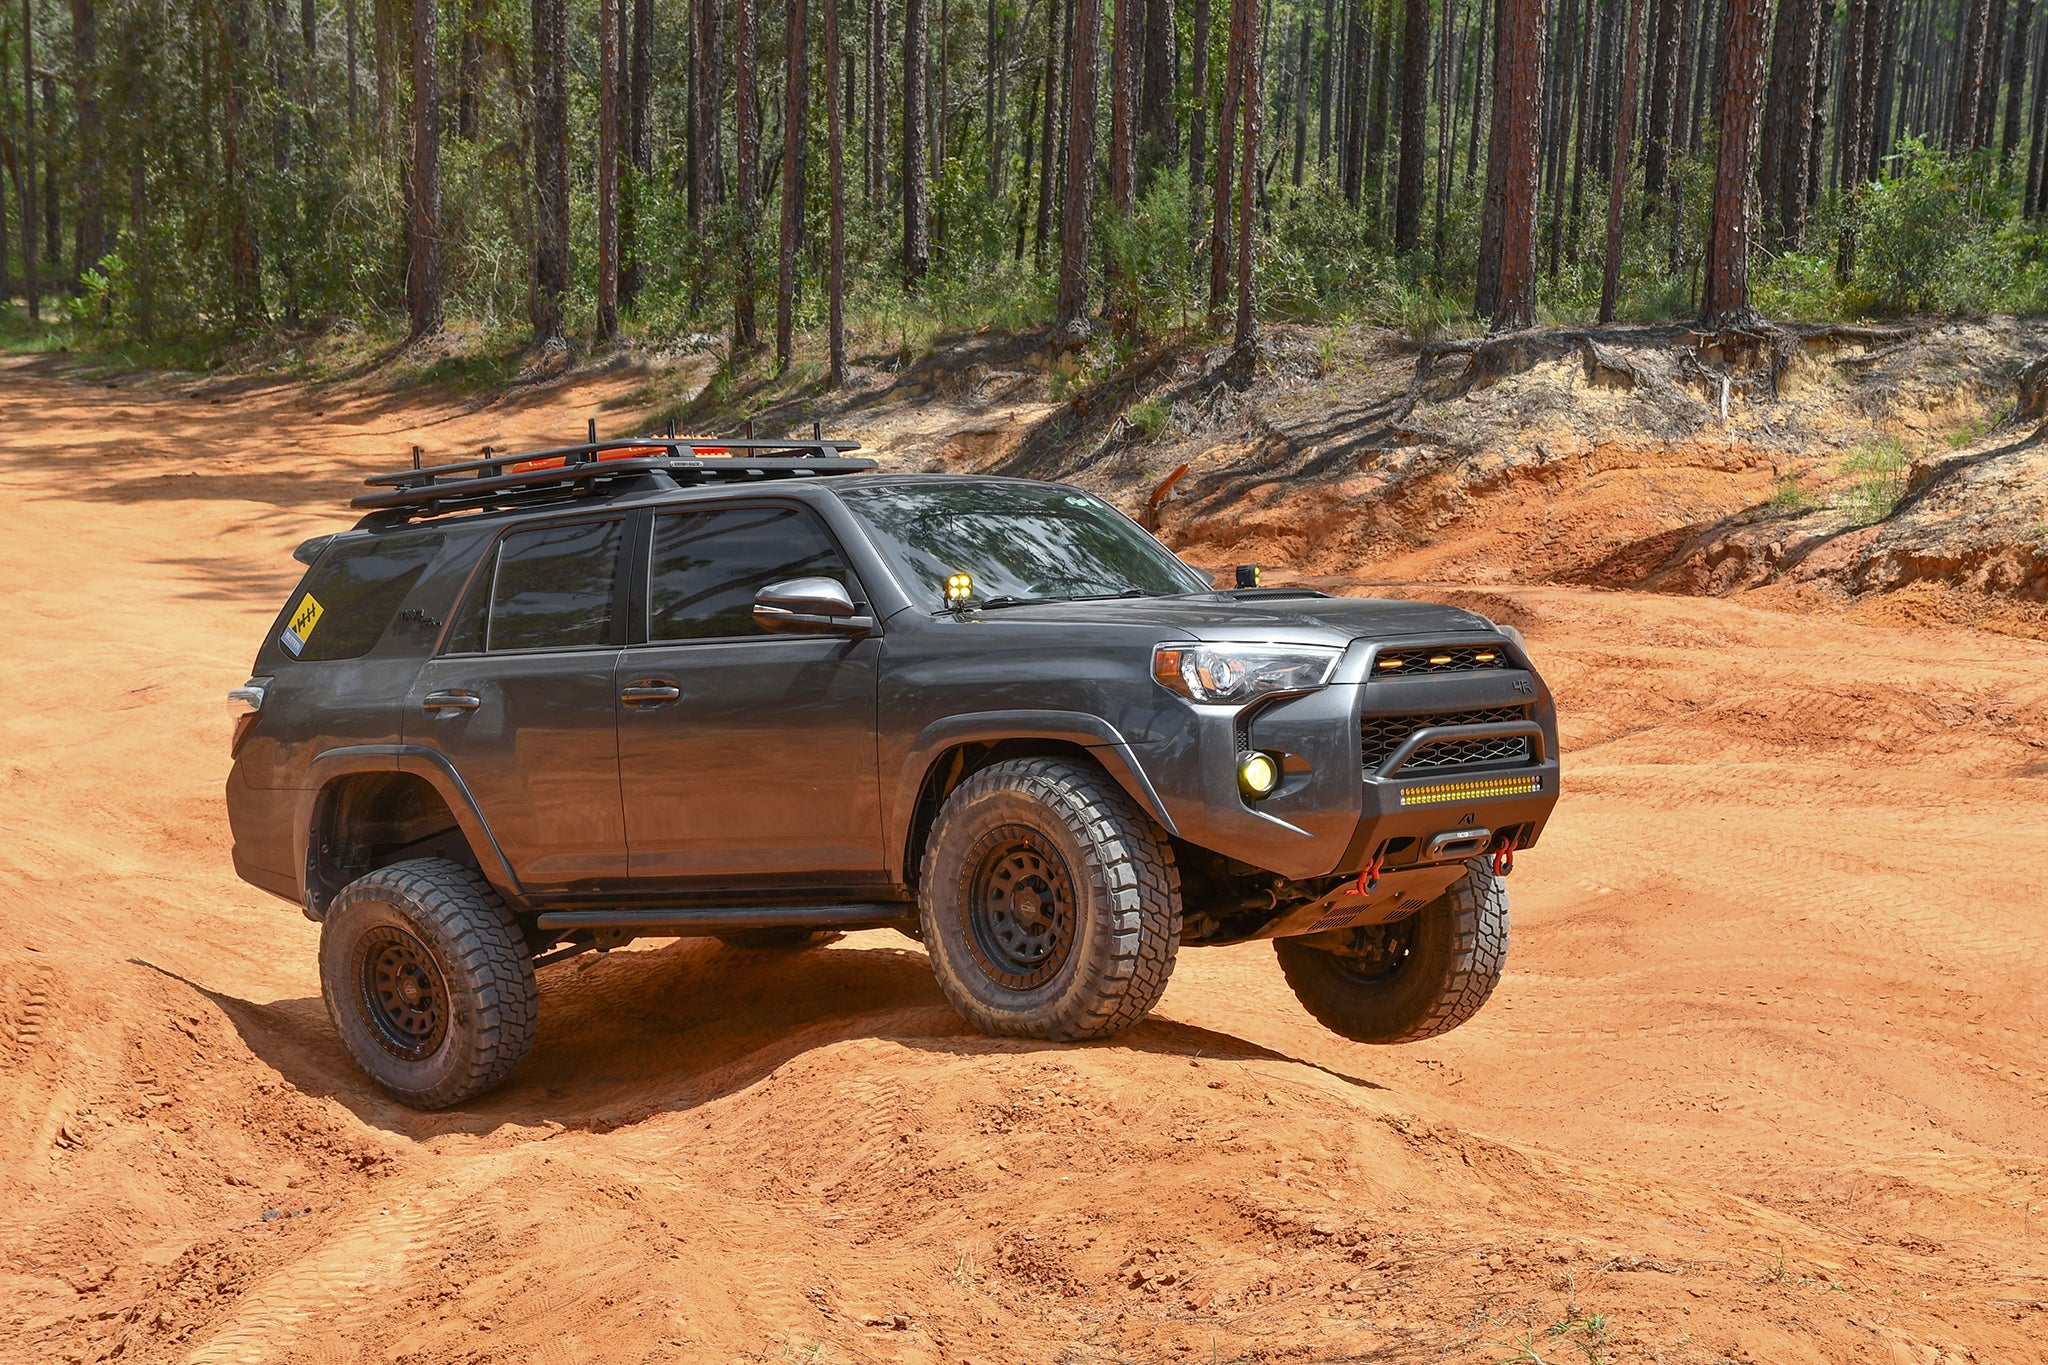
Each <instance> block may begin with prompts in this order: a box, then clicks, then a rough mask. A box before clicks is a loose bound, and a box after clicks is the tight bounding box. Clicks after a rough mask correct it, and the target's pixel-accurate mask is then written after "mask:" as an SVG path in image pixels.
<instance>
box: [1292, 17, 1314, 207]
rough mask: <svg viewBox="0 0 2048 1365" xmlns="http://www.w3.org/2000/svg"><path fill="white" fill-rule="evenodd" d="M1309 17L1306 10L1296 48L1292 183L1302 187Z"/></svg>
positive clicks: (1304, 152)
mask: <svg viewBox="0 0 2048 1365" xmlns="http://www.w3.org/2000/svg"><path fill="white" fill-rule="evenodd" d="M1309 26H1310V25H1309V17H1308V14H1307V12H1306V11H1304V12H1303V14H1302V16H1301V24H1300V34H1301V36H1300V38H1299V40H1298V41H1297V42H1296V44H1295V50H1294V168H1293V174H1292V175H1291V176H1290V178H1289V179H1290V183H1291V184H1292V185H1293V186H1294V188H1296V189H1300V188H1301V177H1302V175H1303V173H1304V172H1306V171H1307V169H1308V44H1309Z"/></svg>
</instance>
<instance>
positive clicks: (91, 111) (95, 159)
mask: <svg viewBox="0 0 2048 1365" xmlns="http://www.w3.org/2000/svg"><path fill="white" fill-rule="evenodd" d="M2022 2H2023V3H2024V0H2022ZM95 42H96V35H95V33H94V29H93V9H92V0H71V64H72V69H73V70H74V71H75V72H76V73H77V80H78V86H77V94H76V97H75V104H76V111H75V112H76V116H77V119H78V273H79V275H80V276H81V277H82V276H83V275H84V274H85V272H86V271H88V270H95V269H98V268H99V263H100V258H101V257H102V256H104V255H106V254H107V229H106V218H105V215H104V213H103V212H102V210H101V208H100V176H101V174H102V172H101V168H100V101H99V70H98V56H97V53H96V52H95Z"/></svg>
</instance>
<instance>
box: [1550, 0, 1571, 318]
mask: <svg viewBox="0 0 2048 1365" xmlns="http://www.w3.org/2000/svg"><path fill="white" fill-rule="evenodd" d="M1578 22H1579V15H1578V3H1577V0H1564V14H1563V17H1562V18H1561V19H1560V21H1559V23H1558V26H1557V48H1556V52H1555V59H1554V60H1553V62H1552V63H1551V69H1552V70H1553V71H1555V72H1556V73H1557V80H1558V84H1559V89H1558V91H1557V94H1556V95H1555V97H1554V98H1553V99H1552V101H1551V103H1552V104H1553V105H1554V106H1555V108H1556V111H1557V112H1556V117H1555V118H1554V119H1553V121H1552V127H1551V130H1550V146H1549V148H1548V149H1547V155H1548V159H1549V165H1548V169H1547V170H1546V172H1545V178H1546V179H1547V180H1548V181H1549V183H1550V264H1549V270H1548V274H1549V275H1550V278H1551V279H1553V280H1554V279H1556V278H1557V272H1558V266H1559V263H1560V260H1561V258H1562V257H1563V255H1564V180H1565V162H1564V157H1565V150H1566V148H1568V147H1570V146H1571V139H1572V114H1573V108H1572V98H1573V96H1574V95H1575V94H1576V93H1577V79H1576V78H1577V75H1578V72H1577V70H1576V68H1575V67H1574V64H1573V61H1572V58H1573V56H1574V54H1575V53H1576V52H1577V51H1578V49H1579V44H1578V42H1577V38H1578V33H1577V28H1578Z"/></svg>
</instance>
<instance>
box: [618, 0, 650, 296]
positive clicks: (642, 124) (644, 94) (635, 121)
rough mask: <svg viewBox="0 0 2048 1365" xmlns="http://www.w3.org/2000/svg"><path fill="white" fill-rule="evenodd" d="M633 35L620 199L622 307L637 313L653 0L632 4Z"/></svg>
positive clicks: (642, 266) (647, 171)
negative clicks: (625, 168) (628, 172)
mask: <svg viewBox="0 0 2048 1365" xmlns="http://www.w3.org/2000/svg"><path fill="white" fill-rule="evenodd" d="M632 3H633V36H632V44H631V51H630V52H629V53H628V54H627V68H626V92H627V93H626V157H625V159H626V165H627V166H628V167H629V168H630V169H631V171H632V175H631V176H629V177H627V180H626V184H625V188H624V190H623V192H622V194H621V197H620V199H619V265H620V274H619V306H620V307H621V308H623V309H625V310H626V311H627V312H629V313H630V312H631V311H632V310H633V306H634V304H635V303H636V302H637V301H638V300H639V298H640V288H641V286H642V284H644V283H645V281H646V278H647V268H646V263H645V262H644V261H643V260H642V259H641V256H642V254H643V253H642V252H641V249H640V193H641V187H642V186H643V185H645V184H646V182H647V178H648V176H649V175H651V174H652V173H653V171H654V0H632Z"/></svg>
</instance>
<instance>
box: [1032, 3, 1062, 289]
mask: <svg viewBox="0 0 2048 1365" xmlns="http://www.w3.org/2000/svg"><path fill="white" fill-rule="evenodd" d="M1065 8H1066V7H1065V6H1064V5H1063V4H1061V3H1060V0H1049V2H1048V4H1047V6H1046V11H1045V89H1044V94H1043V100H1044V103H1043V104H1042V106H1041V107H1040V109H1039V114H1038V221H1037V225H1036V226H1037V230H1036V232H1035V233H1034V234H1033V236H1032V242H1031V252H1032V260H1033V262H1035V263H1036V265H1037V266H1038V268H1039V269H1040V270H1043V269H1045V244H1046V240H1047V239H1048V238H1049V237H1051V236H1052V199H1053V195H1052V192H1053V187H1054V186H1055V185H1056V184H1058V183H1059V174H1058V171H1057V169H1056V167H1057V165H1058V158H1059V144H1058V142H1057V141H1056V140H1055V139H1054V137H1053V130H1054V129H1055V128H1056V127H1057V126H1058V125H1057V120H1056V118H1055V115H1054V110H1055V107H1056V106H1057V105H1058V104H1059V102H1060V62H1059V54H1060V45H1059V41H1058V40H1059V33H1060V16H1061V14H1062V12H1063V11H1064V10H1065Z"/></svg>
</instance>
